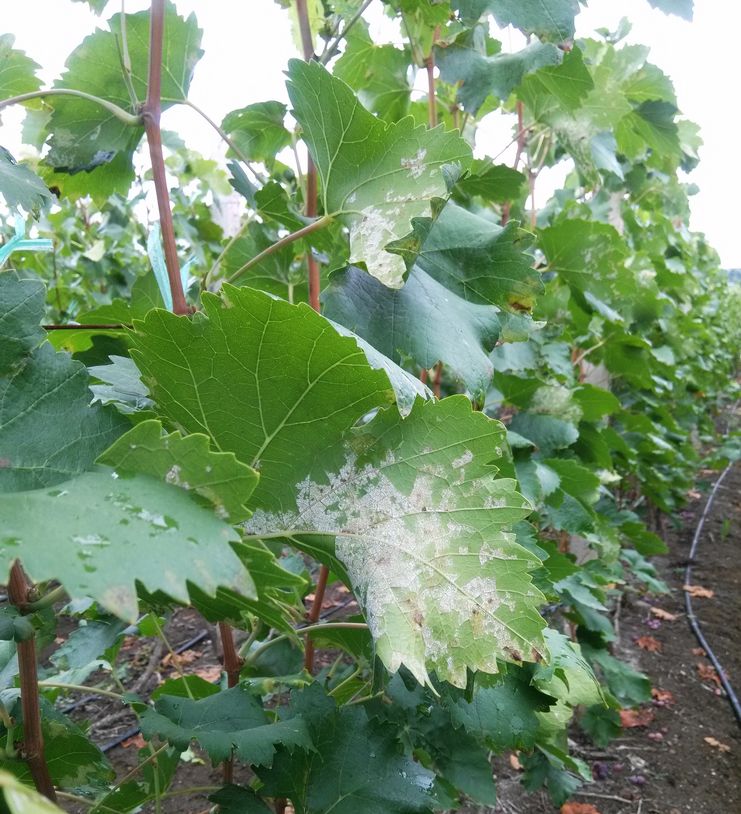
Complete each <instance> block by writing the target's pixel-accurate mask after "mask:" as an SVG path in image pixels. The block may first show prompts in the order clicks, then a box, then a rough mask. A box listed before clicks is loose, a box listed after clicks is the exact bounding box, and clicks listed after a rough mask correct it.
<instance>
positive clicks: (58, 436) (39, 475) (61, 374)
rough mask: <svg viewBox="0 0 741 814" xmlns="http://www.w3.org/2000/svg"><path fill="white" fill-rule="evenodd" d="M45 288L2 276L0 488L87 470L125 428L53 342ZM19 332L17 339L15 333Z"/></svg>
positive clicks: (30, 484)
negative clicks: (46, 330) (45, 325)
mask: <svg viewBox="0 0 741 814" xmlns="http://www.w3.org/2000/svg"><path fill="white" fill-rule="evenodd" d="M43 313H44V296H43V285H42V284H41V283H40V282H38V281H34V280H30V279H28V278H27V277H25V276H24V274H23V273H22V272H19V273H16V272H9V273H4V274H2V275H0V338H2V339H3V345H2V351H0V492H8V491H15V490H18V489H33V488H36V487H41V486H49V485H51V484H54V483H58V482H59V481H61V480H65V479H66V478H69V477H70V476H72V475H76V474H77V473H79V472H83V471H85V470H86V469H89V468H90V466H92V464H93V462H94V460H95V458H96V457H97V455H98V454H99V453H100V452H102V451H103V450H104V449H105V448H106V447H107V446H108V445H109V444H110V443H112V442H113V441H114V440H115V439H116V438H117V437H118V435H120V434H121V432H123V430H124V427H125V426H126V423H125V421H124V420H123V419H122V418H121V416H119V415H118V414H117V413H116V412H115V410H113V409H111V408H104V407H100V406H93V407H91V406H90V395H91V394H90V391H89V389H88V374H87V371H86V370H85V366H84V365H83V364H81V363H80V362H76V361H73V360H72V359H71V357H70V356H69V355H68V354H66V353H55V352H54V349H53V348H52V346H51V345H50V344H49V343H48V342H44V343H43V344H42V345H41V346H39V347H34V345H36V344H37V343H38V340H39V339H41V338H43V336H44V334H43V332H41V331H40V330H39V327H38V326H39V322H40V321H41V318H42V316H43ZM11 331H12V332H13V334H14V336H13V339H10V338H9V336H8V334H9V332H11Z"/></svg>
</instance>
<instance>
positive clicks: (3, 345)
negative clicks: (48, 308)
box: [0, 271, 46, 375]
mask: <svg viewBox="0 0 741 814" xmlns="http://www.w3.org/2000/svg"><path fill="white" fill-rule="evenodd" d="M45 299H46V295H45V292H44V284H43V283H42V282H41V280H40V279H39V278H38V277H37V276H36V275H35V274H28V272H23V271H5V272H3V273H2V274H0V375H5V374H6V373H9V372H10V371H11V369H12V368H13V367H14V366H15V365H17V364H19V363H20V362H22V360H23V357H24V356H26V355H27V354H29V353H31V351H33V349H34V348H35V347H36V346H37V345H39V344H40V343H41V342H42V341H43V339H44V337H45V336H46V334H45V333H44V330H43V328H42V327H41V325H40V324H39V323H40V322H41V319H42V316H43V314H44V301H45Z"/></svg>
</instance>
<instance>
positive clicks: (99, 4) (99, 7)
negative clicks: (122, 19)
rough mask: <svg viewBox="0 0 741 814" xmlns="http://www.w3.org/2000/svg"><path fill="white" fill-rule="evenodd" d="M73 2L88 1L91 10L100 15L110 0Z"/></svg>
mask: <svg viewBox="0 0 741 814" xmlns="http://www.w3.org/2000/svg"><path fill="white" fill-rule="evenodd" d="M72 2H73V3H86V4H87V5H88V6H90V10H91V11H93V12H94V13H95V14H97V15H98V17H100V15H101V14H102V13H103V12H104V11H105V7H106V6H107V5H108V0H72Z"/></svg>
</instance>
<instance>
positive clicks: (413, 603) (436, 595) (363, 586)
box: [245, 396, 545, 687]
mask: <svg viewBox="0 0 741 814" xmlns="http://www.w3.org/2000/svg"><path fill="white" fill-rule="evenodd" d="M342 450H343V455H344V462H343V463H342V465H341V466H339V467H338V468H337V469H336V471H334V472H331V473H329V474H328V475H327V476H326V477H324V478H321V479H316V480H314V479H311V478H309V477H306V478H304V477H301V478H300V479H299V480H298V481H297V482H296V483H295V488H296V490H297V509H296V510H294V511H290V512H282V513H276V512H266V511H263V510H258V511H256V512H255V514H254V515H253V517H252V518H251V519H250V520H249V521H248V522H247V524H246V526H245V528H246V530H247V531H248V532H250V533H253V534H255V535H256V536H260V534H264V533H271V534H276V533H278V532H281V531H282V533H283V536H284V537H285V538H287V539H290V540H291V541H293V542H294V543H295V544H296V545H298V546H299V547H305V548H307V550H309V549H312V550H313V549H314V548H315V547H316V546H319V547H320V548H321V546H322V545H324V558H325V559H326V558H327V556H330V557H331V558H332V561H334V562H339V564H340V565H341V567H342V569H343V570H344V571H345V573H346V574H347V576H348V577H349V580H350V583H351V584H352V587H353V589H354V591H355V593H356V595H357V596H358V598H359V600H360V603H361V606H362V607H363V610H364V613H365V616H366V619H367V621H368V626H369V628H370V631H371V634H372V636H373V638H374V640H375V644H376V652H377V654H378V655H379V656H380V658H381V660H382V661H383V662H384V664H385V665H386V667H387V668H388V669H389V671H391V672H395V671H396V670H398V669H399V667H401V665H405V666H406V667H407V668H408V669H409V670H410V671H411V672H412V674H413V675H414V676H415V678H416V679H417V680H418V681H419V682H420V683H429V682H430V678H429V671H435V673H436V675H437V677H438V678H439V679H441V680H445V681H449V682H450V683H452V684H455V685H457V686H462V687H465V686H466V674H467V669H471V670H481V671H484V672H489V673H496V672H497V671H498V670H499V667H498V664H497V659H498V658H504V659H510V660H512V659H514V660H517V661H519V660H522V659H524V660H528V661H530V660H533V659H536V658H538V657H539V654H542V653H544V652H545V651H544V648H543V645H542V638H541V635H540V632H541V629H542V627H543V625H544V622H543V620H542V619H541V617H540V616H539V614H538V612H537V610H536V608H537V606H538V604H539V603H540V602H541V601H542V596H541V594H540V592H539V591H537V590H536V589H535V588H534V587H533V585H532V583H531V581H530V577H529V575H528V571H529V570H530V569H532V568H535V567H537V566H538V565H539V564H540V560H538V559H537V558H536V557H535V556H534V555H532V554H531V553H530V552H528V551H527V550H526V549H524V548H522V547H521V546H519V545H517V543H516V542H515V540H514V535H512V534H510V533H508V532H507V531H505V529H506V527H507V526H510V525H512V524H513V523H515V522H517V521H518V520H521V519H522V518H524V517H525V516H526V515H527V514H529V513H530V511H531V507H530V506H529V504H528V503H527V501H525V500H524V499H523V498H522V497H521V496H520V495H518V494H517V492H515V482H514V481H512V480H509V479H503V478H494V477H493V475H492V468H491V464H492V462H494V461H496V460H497V459H498V458H501V457H502V456H503V454H504V451H505V430H504V427H503V426H502V425H501V424H500V423H499V422H496V421H492V420H491V419H489V418H487V417H486V416H484V415H483V414H481V413H476V412H473V411H472V409H471V405H470V402H469V401H468V399H466V398H465V397H463V396H453V397H451V398H448V399H445V400H444V401H442V402H418V403H417V404H416V405H415V408H414V409H413V410H412V413H411V414H410V416H409V417H408V418H406V419H401V417H400V416H399V414H398V413H397V412H396V411H395V410H392V409H389V410H386V411H383V412H381V413H379V414H378V415H377V416H376V418H375V419H374V420H373V421H372V422H371V423H370V424H368V425H366V426H364V427H362V428H359V429H357V430H356V431H355V432H354V433H353V435H352V438H350V439H348V440H347V441H346V442H345V443H344V444H343V445H342ZM333 457H334V456H333ZM320 535H321V537H320ZM317 538H319V539H317ZM304 540H306V542H304ZM340 573H341V572H340Z"/></svg>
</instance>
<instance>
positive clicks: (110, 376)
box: [88, 355, 154, 413]
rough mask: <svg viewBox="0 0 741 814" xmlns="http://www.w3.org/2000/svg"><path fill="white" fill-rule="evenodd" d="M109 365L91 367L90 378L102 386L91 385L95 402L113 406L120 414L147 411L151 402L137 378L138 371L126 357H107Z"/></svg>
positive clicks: (138, 377) (150, 406) (139, 379)
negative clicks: (96, 380) (109, 361)
mask: <svg viewBox="0 0 741 814" xmlns="http://www.w3.org/2000/svg"><path fill="white" fill-rule="evenodd" d="M108 358H109V359H110V360H111V364H109V365H92V366H91V367H89V368H88V372H89V373H90V375H91V376H93V377H94V378H96V379H98V380H99V381H101V382H103V384H91V385H90V389H91V390H92V391H93V395H94V396H95V400H96V401H99V402H101V404H115V405H116V409H117V410H118V411H119V412H121V413H137V412H140V411H144V410H149V409H151V408H152V407H153V404H154V403H153V402H152V400H151V399H150V398H149V396H148V395H147V388H146V387H145V386H144V383H143V382H142V380H141V377H140V376H139V370H138V369H137V367H136V365H135V364H134V363H133V362H132V361H131V359H130V358H129V357H128V356H115V355H114V356H109V357H108Z"/></svg>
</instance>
